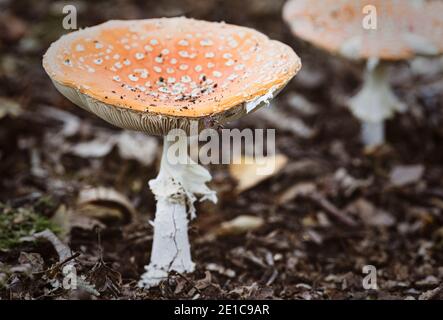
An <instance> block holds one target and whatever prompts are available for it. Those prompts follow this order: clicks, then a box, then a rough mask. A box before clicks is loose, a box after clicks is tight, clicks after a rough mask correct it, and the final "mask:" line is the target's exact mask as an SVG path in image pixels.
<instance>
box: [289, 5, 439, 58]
mask: <svg viewBox="0 0 443 320" xmlns="http://www.w3.org/2000/svg"><path fill="white" fill-rule="evenodd" d="M368 5H370V6H372V8H375V9H376V17H377V19H376V20H377V21H376V28H375V29H372V28H368V27H366V28H365V27H364V25H363V22H364V18H365V17H366V16H368V14H369V13H368V12H366V11H364V10H363V9H364V8H365V7H366V6H368ZM442 11H443V2H442V1H440V0H438V1H436V0H289V1H288V2H287V3H286V4H285V7H284V9H283V17H284V19H285V21H286V22H287V23H288V24H289V26H290V27H291V29H292V31H293V32H294V34H295V35H297V36H298V37H300V38H302V39H304V40H307V41H309V42H311V43H313V44H315V45H316V46H318V47H320V48H323V49H325V50H327V51H330V52H333V53H338V54H341V55H344V56H346V57H348V58H353V59H368V58H379V59H381V60H404V59H409V58H412V57H413V56H415V55H435V54H439V53H443V41H442V40H441V39H442V37H443V16H442V14H441V12H442ZM372 23H375V21H372ZM373 26H375V24H373Z"/></svg>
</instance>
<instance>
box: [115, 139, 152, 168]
mask: <svg viewBox="0 0 443 320" xmlns="http://www.w3.org/2000/svg"><path fill="white" fill-rule="evenodd" d="M117 146H118V150H119V154H120V157H122V158H123V159H129V160H131V159H134V160H137V161H138V162H140V163H141V164H143V165H145V166H149V165H151V164H152V163H153V162H154V160H155V157H156V156H157V150H158V142H157V140H156V139H155V138H153V137H150V136H148V135H146V134H144V133H140V132H132V131H123V132H122V133H121V134H120V136H119V137H118V142H117Z"/></svg>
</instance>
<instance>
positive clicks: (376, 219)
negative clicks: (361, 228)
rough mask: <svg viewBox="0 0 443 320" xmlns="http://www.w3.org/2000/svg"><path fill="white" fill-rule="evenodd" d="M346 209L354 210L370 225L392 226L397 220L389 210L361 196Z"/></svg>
mask: <svg viewBox="0 0 443 320" xmlns="http://www.w3.org/2000/svg"><path fill="white" fill-rule="evenodd" d="M346 211H348V212H353V213H355V214H356V215H358V216H359V217H360V219H361V220H362V221H363V222H364V223H365V224H366V225H368V226H375V227H390V226H393V225H394V224H395V222H396V220H395V218H394V217H393V216H392V215H391V214H390V213H388V212H386V211H383V210H380V209H378V208H376V207H375V206H374V205H373V204H372V203H371V202H369V201H367V200H365V199H363V198H360V199H357V200H356V201H354V202H352V203H351V204H350V205H348V207H347V208H346Z"/></svg>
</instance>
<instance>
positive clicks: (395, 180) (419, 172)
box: [390, 165, 425, 187]
mask: <svg viewBox="0 0 443 320" xmlns="http://www.w3.org/2000/svg"><path fill="white" fill-rule="evenodd" d="M424 172H425V168H424V166H422V165H414V166H396V167H394V169H393V170H392V171H391V174H390V180H391V183H392V184H393V185H394V186H396V187H403V186H406V185H409V184H413V183H416V182H418V181H419V180H420V179H421V177H422V176H423V173H424Z"/></svg>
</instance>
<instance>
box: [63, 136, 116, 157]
mask: <svg viewBox="0 0 443 320" xmlns="http://www.w3.org/2000/svg"><path fill="white" fill-rule="evenodd" d="M116 143H117V140H116V138H115V136H114V135H107V134H101V135H99V136H98V137H97V138H95V139H93V140H91V141H88V142H80V143H77V144H75V145H73V146H72V147H71V152H72V153H73V154H74V155H76V156H79V157H82V158H101V157H104V156H106V155H107V154H109V153H110V152H111V150H112V148H114V146H115V144H116Z"/></svg>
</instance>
